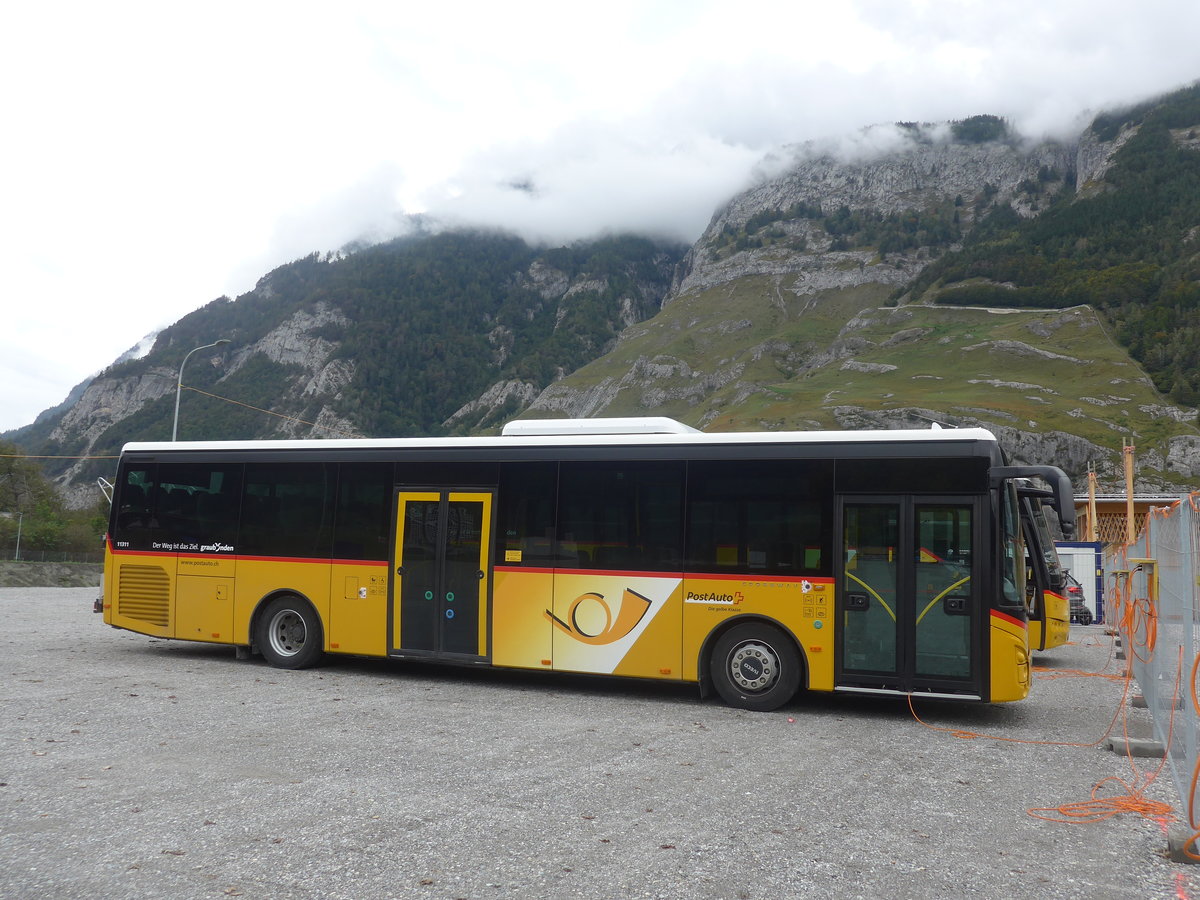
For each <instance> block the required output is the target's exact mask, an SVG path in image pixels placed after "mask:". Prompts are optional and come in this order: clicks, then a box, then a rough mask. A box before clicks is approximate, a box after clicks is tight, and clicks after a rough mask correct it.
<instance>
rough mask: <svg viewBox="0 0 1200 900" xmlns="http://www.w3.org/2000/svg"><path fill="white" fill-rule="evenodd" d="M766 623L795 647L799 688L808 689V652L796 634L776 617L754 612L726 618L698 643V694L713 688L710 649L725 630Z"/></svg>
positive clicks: (706, 694)
mask: <svg viewBox="0 0 1200 900" xmlns="http://www.w3.org/2000/svg"><path fill="white" fill-rule="evenodd" d="M747 624H755V625H767V626H770V627H771V628H774V629H776V630H777V631H779V633H780V634H782V635H783V636H784V637H785V638H787V640H788V641H790V642H791V644H792V646H793V647H794V648H795V650H796V653H797V655H798V656H799V658H800V690H802V691H806V690H808V654H807V653H806V652H805V650H804V647H803V646H801V644H800V642H799V641H798V640H796V636H795V635H794V634H792V632H791V629H789V628H787V627H786V626H785V625H784V624H783V623H782V622H780V621H779V620H778V619H772V618H771V617H770V616H763V615H758V614H756V613H746V614H744V615H740V616H733V617H731V618H729V619H726V620H725V621H724V622H722V623H721V624H720V625H718V626H717V627H716V628H714V629H713V630H712V631H710V632H709V633H708V635H707V636H706V637H705V638H704V641H703V643H701V645H700V652H699V655H698V658H697V660H696V673H697V675H698V681H699V682H700V696H701V697H708V696H709V695H710V694H711V693H712V692H713V690H714V687H713V680H712V651H713V648H714V647H715V646H716V645H717V641H719V640H720V639H721V636H722V635H723V634H725V633H726V632H727V631H730V630H731V629H733V628H735V627H737V626H738V625H747Z"/></svg>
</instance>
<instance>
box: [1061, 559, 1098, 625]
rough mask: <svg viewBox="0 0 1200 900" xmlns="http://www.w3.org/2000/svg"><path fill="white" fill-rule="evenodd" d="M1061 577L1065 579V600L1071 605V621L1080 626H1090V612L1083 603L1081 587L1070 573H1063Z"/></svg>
mask: <svg viewBox="0 0 1200 900" xmlns="http://www.w3.org/2000/svg"><path fill="white" fill-rule="evenodd" d="M1063 575H1064V576H1065V577H1066V579H1067V585H1066V588H1065V590H1066V592H1067V599H1068V600H1069V601H1070V603H1071V621H1072V622H1078V623H1079V624H1080V625H1091V624H1092V611H1091V610H1090V609H1088V608H1087V605H1086V604H1085V603H1084V602H1083V585H1081V584H1080V583H1079V582H1078V581H1077V580H1076V579H1075V576H1074V575H1072V574H1071V573H1070V572H1064V573H1063Z"/></svg>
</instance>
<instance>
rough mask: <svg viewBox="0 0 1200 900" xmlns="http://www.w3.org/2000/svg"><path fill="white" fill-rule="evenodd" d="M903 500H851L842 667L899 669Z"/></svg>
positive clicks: (845, 558)
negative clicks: (896, 502)
mask: <svg viewBox="0 0 1200 900" xmlns="http://www.w3.org/2000/svg"><path fill="white" fill-rule="evenodd" d="M899 509H900V508H899V505H898V504H894V503H872V504H853V505H851V504H847V505H846V507H845V530H844V533H843V541H842V548H843V559H842V564H843V568H842V571H843V576H842V578H843V584H842V615H843V623H842V624H843V628H842V668H843V669H844V670H847V671H857V672H883V673H895V672H896V611H897V602H896V601H897V596H896V583H897V574H898V565H899V556H898V554H897V549H898V547H899V543H900V516H899Z"/></svg>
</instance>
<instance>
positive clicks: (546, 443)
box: [97, 418, 1074, 710]
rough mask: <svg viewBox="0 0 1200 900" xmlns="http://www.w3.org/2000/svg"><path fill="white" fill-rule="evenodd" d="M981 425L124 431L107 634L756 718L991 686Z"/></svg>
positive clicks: (1061, 486) (1006, 595) (1013, 618)
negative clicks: (216, 437) (333, 433)
mask: <svg viewBox="0 0 1200 900" xmlns="http://www.w3.org/2000/svg"><path fill="white" fill-rule="evenodd" d="M1033 475H1042V476H1044V477H1047V478H1048V479H1049V480H1050V481H1051V483H1052V485H1053V486H1054V487H1055V488H1056V491H1057V493H1056V498H1055V499H1056V505H1058V507H1059V509H1060V510H1061V515H1062V517H1063V519H1064V521H1066V519H1067V517H1069V516H1072V515H1073V510H1074V507H1073V505H1072V503H1071V497H1070V484H1069V482H1068V481H1067V479H1066V476H1064V475H1063V474H1062V472H1061V471H1059V470H1058V469H1055V468H1053V467H1047V466H1042V467H1016V466H1009V465H1007V464H1006V459H1005V457H1004V454H1003V452H1002V450H1001V448H1000V446H999V444H998V443H997V442H996V439H995V438H994V437H993V435H992V434H991V433H989V432H987V431H985V430H982V429H953V430H950V429H947V430H940V429H931V430H928V431H923V430H921V431H918V430H912V431H903V430H900V431H861V432H794V433H752V434H708V433H701V432H698V431H696V430H694V429H692V428H689V427H687V426H685V425H681V424H680V423H678V422H674V421H673V420H670V419H662V418H650V419H586V420H570V419H567V420H534V421H522V422H514V423H510V424H509V425H508V426H507V427H506V428H505V430H504V433H503V434H502V435H498V436H491V437H478V438H429V439H419V438H404V439H399V438H398V439H378V440H376V439H363V440H329V441H304V440H299V441H248V442H206V443H135V444H128V445H126V446H125V447H124V448H123V450H122V454H121V458H120V461H119V464H118V471H117V476H116V481H115V488H114V496H113V503H112V516H111V521H110V525H109V531H108V536H107V555H106V564H105V576H104V594H103V597H102V599H101V600H99V601H97V605H98V607H99V608H101V609H102V611H103V614H104V621H105V622H106V623H108V624H110V625H113V626H116V627H119V628H126V629H130V630H132V631H137V632H141V633H143V634H149V635H154V636H156V637H163V638H178V639H182V640H193V641H207V642H213V643H223V644H229V645H231V646H233V647H235V648H237V652H238V655H239V656H242V657H246V656H249V655H250V654H254V653H257V654H261V655H262V657H263V658H264V659H265V660H266V661H267V662H268V663H270V664H271V665H274V666H279V667H283V668H301V667H306V666H312V665H316V664H317V663H319V662H320V660H321V659H322V657H323V656H324V655H325V654H339V653H340V654H354V655H360V656H373V657H390V658H396V659H420V660H437V661H442V662H450V663H458V664H462V665H482V666H497V667H510V668H517V669H528V670H539V671H546V672H579V673H593V674H603V675H617V676H628V677H635V678H650V679H667V680H672V681H681V682H691V683H695V684H697V685H699V687H700V690H701V694H702V696H704V695H707V694H708V693H709V692H710V691H713V690H715V691H716V692H717V693H718V694H719V695H720V696H721V697H722V698H723V699H724V700H725V701H727V702H728V703H731V704H733V705H734V706H738V707H742V708H746V709H754V710H769V709H774V708H777V707H779V706H780V705H782V704H784V703H787V702H788V701H789V700H790V699H791V698H792V697H793V695H794V694H795V693H796V692H797V690H798V689H801V688H803V689H806V690H809V691H850V692H865V693H883V694H899V695H903V694H908V693H915V694H920V695H924V696H933V697H946V698H958V699H971V700H984V701H1003V700H1018V699H1021V698H1023V697H1025V696H1026V694H1027V693H1028V691H1029V684H1030V646H1029V623H1028V613H1027V608H1026V595H1025V565H1024V561H1025V552H1024V548H1023V546H1022V539H1021V528H1020V517H1019V511H1018V497H1017V492H1016V487H1015V484H1016V479H1018V478H1022V477H1030V476H1033Z"/></svg>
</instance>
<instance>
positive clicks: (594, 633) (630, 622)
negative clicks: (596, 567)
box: [545, 588, 650, 646]
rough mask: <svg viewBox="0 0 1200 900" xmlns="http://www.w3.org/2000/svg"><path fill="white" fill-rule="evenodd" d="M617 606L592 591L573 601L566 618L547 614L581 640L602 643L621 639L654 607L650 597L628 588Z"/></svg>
mask: <svg viewBox="0 0 1200 900" xmlns="http://www.w3.org/2000/svg"><path fill="white" fill-rule="evenodd" d="M615 606H616V608H615V609H614V608H613V604H612V603H611V602H610V601H609V600H607V599H605V597H604V595H603V594H598V593H595V592H593V591H588V592H587V593H586V594H581V595H579V596H578V597H576V598H575V600H574V601H573V602H572V603H571V607H570V609H568V610H567V617H566V620H565V621H564V620H563V619H560V618H559V617H558V616H556V615H555V614H554V613H553V612H552V611H551V610H546V613H545V614H546V618H547V619H549V620H550V621H551V622H552V623H553V624H554V627H555V628H557V629H558V630H559V631H561V632H563V633H564V634H568V635H570V636H571V637H573V638H574V639H575V640H577V641H579V642H580V643H581V644H592V645H593V646H602V645H604V644H612V643H614V642H616V641H619V640H621V638H623V637H626V636H627V635H629V634H630V633H631V632H632V631H633V629H635V628H637V626H638V623H639V622H641V621H642V619H643V618H644V617H645V615H646V611H647V610H649V609H650V600H649V599H648V598H646V597H643V596H642V595H641V594H639V593H637V591H631V590H630V589H629V588H626V589H625V592H624V593H623V594H622V595H621V599H620V600H618V601H616V603H615Z"/></svg>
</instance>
